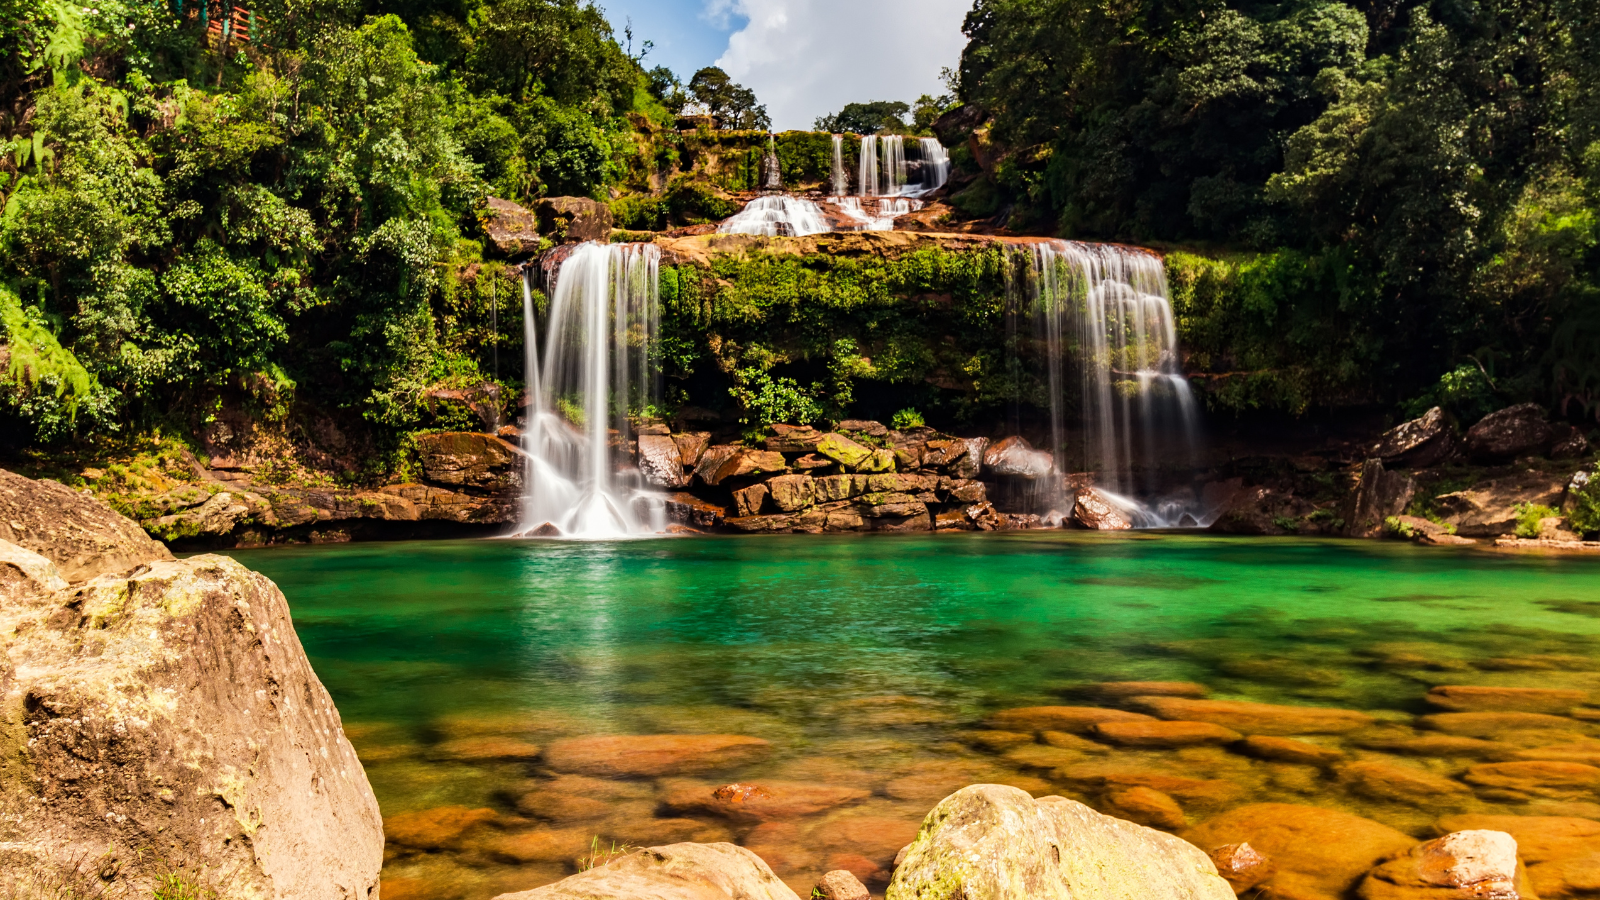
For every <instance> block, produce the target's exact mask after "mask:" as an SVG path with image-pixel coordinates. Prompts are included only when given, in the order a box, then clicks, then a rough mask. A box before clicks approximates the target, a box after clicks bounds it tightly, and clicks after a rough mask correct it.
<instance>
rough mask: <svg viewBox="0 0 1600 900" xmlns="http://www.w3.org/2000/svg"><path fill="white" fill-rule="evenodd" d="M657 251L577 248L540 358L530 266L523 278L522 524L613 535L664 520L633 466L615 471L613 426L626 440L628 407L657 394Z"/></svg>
mask: <svg viewBox="0 0 1600 900" xmlns="http://www.w3.org/2000/svg"><path fill="white" fill-rule="evenodd" d="M660 259H661V254H660V251H659V250H658V249H657V248H656V247H654V246H652V245H649V244H612V245H606V244H599V243H593V242H591V243H586V244H580V245H578V246H576V247H574V248H573V249H572V251H571V252H570V253H569V254H568V255H567V256H566V258H565V260H563V261H562V262H561V265H560V269H559V271H558V273H557V274H556V275H555V283H554V285H553V286H552V290H551V292H550V308H549V316H548V319H547V323H546V327H545V347H544V354H543V359H542V365H541V358H540V353H539V349H538V348H539V345H538V340H537V337H538V335H537V333H536V331H537V329H536V328H535V325H534V308H533V292H532V287H531V284H530V283H529V280H530V279H531V278H532V272H531V271H530V272H528V273H527V274H526V275H525V276H524V282H523V321H524V339H525V341H526V350H525V353H526V357H525V365H526V369H525V371H526V372H527V382H528V395H529V404H528V412H527V419H526V422H525V424H524V427H523V432H522V446H523V450H524V452H525V454H526V466H525V469H524V476H525V477H524V489H525V493H524V496H523V501H522V511H521V512H522V514H521V527H522V529H523V530H524V532H527V531H529V530H532V529H541V528H542V526H544V525H546V524H549V525H552V526H554V527H555V528H556V529H559V531H560V534H561V535H562V536H566V537H577V538H617V537H625V536H627V535H632V534H648V533H652V532H658V531H660V530H662V528H664V527H665V524H664V519H663V515H662V511H663V507H662V504H661V502H660V501H659V500H658V499H653V498H652V497H651V496H650V495H649V494H648V493H647V492H645V491H643V490H642V489H641V487H642V484H641V482H640V479H639V476H638V473H637V470H634V471H631V472H619V471H618V466H617V465H616V462H615V461H614V459H613V452H614V451H613V446H612V443H613V442H612V440H611V436H612V431H613V429H615V433H616V434H617V435H619V436H620V437H621V439H623V440H625V439H626V436H627V434H628V413H629V411H630V410H639V409H642V408H644V406H645V405H647V404H648V403H650V402H651V401H652V400H653V399H654V397H655V394H656V393H657V385H656V379H655V377H654V374H653V370H652V367H651V362H650V348H651V344H652V343H653V341H654V339H655V334H656V324H657V315H658V313H657V294H656V289H657V274H658V269H659V266H660ZM541 533H542V532H541Z"/></svg>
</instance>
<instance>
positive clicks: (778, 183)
mask: <svg viewBox="0 0 1600 900" xmlns="http://www.w3.org/2000/svg"><path fill="white" fill-rule="evenodd" d="M761 187H762V188H763V189H764V190H768V191H776V190H780V189H781V188H782V187H783V171H782V168H781V167H780V166H779V164H778V151H777V148H776V147H775V146H774V145H773V142H772V135H770V134H769V135H767V155H766V156H765V157H763V158H762V160H761Z"/></svg>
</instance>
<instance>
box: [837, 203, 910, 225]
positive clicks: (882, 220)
mask: <svg viewBox="0 0 1600 900" xmlns="http://www.w3.org/2000/svg"><path fill="white" fill-rule="evenodd" d="M861 201H862V198H860V197H834V198H832V199H830V200H829V201H828V202H829V203H832V204H833V205H834V206H835V207H837V208H838V210H839V212H840V213H841V214H843V215H844V216H845V217H846V218H847V219H849V220H850V222H851V223H853V227H850V228H846V229H843V230H845V231H893V230H894V220H895V219H896V218H897V217H899V216H903V215H906V214H907V213H913V212H916V211H917V210H919V209H921V208H922V201H921V200H915V199H910V198H906V197H884V198H880V199H873V198H870V197H869V198H867V202H869V203H871V204H873V208H871V209H868V208H867V207H866V206H864V205H863V204H862V202H861Z"/></svg>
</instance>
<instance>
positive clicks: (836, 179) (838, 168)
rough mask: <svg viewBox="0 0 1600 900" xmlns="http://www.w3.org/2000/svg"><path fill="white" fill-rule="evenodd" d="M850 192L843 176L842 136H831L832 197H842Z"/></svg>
mask: <svg viewBox="0 0 1600 900" xmlns="http://www.w3.org/2000/svg"><path fill="white" fill-rule="evenodd" d="M849 190H850V186H849V185H848V184H847V183H846V182H845V175H844V135H842V134H836V135H834V136H833V195H834V196H835V197H843V196H844V195H845V194H846V193H848V192H849Z"/></svg>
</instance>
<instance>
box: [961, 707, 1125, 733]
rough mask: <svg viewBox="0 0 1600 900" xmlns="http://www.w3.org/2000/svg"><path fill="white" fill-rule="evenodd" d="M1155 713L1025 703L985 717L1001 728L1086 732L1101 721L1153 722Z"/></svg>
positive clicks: (1007, 729)
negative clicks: (1151, 714)
mask: <svg viewBox="0 0 1600 900" xmlns="http://www.w3.org/2000/svg"><path fill="white" fill-rule="evenodd" d="M1151 721H1154V720H1153V719H1152V718H1151V717H1149V716H1147V715H1143V714H1141V713H1135V712H1127V711H1126V710H1121V709H1103V708H1101V707H1098V706H1025V707H1022V708H1019V709H1003V710H1001V711H1000V712H997V713H995V714H994V715H992V716H990V717H989V718H987V719H985V720H984V724H985V725H987V726H988V727H990V728H993V729H996V730H999V731H1022V732H1034V731H1065V732H1068V733H1071V734H1083V733H1085V732H1088V731H1090V730H1091V729H1093V727H1094V726H1095V725H1098V724H1100V723H1101V722H1151Z"/></svg>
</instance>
